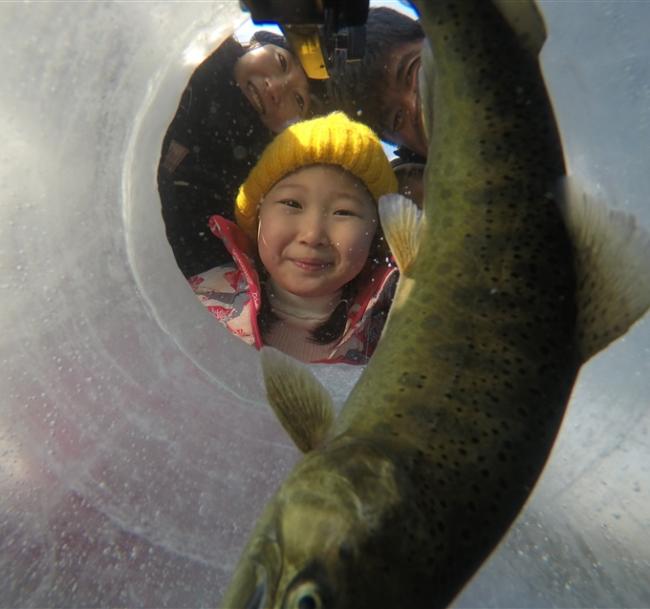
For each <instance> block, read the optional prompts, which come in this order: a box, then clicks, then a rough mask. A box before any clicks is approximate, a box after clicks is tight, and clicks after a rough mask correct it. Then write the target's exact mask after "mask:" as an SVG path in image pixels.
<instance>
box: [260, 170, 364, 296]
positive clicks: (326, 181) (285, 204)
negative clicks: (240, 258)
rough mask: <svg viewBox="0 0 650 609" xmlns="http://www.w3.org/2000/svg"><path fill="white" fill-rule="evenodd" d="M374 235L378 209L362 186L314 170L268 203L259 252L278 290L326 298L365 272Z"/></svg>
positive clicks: (294, 177) (287, 183) (281, 187)
mask: <svg viewBox="0 0 650 609" xmlns="http://www.w3.org/2000/svg"><path fill="white" fill-rule="evenodd" d="M376 231H377V206H376V204H375V203H374V201H373V199H372V197H371V196H370V194H369V193H368V191H367V190H366V189H365V187H364V186H363V185H362V184H361V182H359V181H358V180H357V179H356V178H354V177H353V176H352V175H350V174H349V173H347V172H346V171H343V170H342V169H340V168H338V167H332V166H328V165H313V166H311V167H306V168H304V169H299V170H298V171H296V172H294V173H292V174H290V175H288V176H286V177H285V178H283V179H282V180H280V181H279V182H278V183H277V184H276V185H275V186H274V187H273V188H272V189H271V190H270V191H269V192H268V193H267V195H266V196H265V197H264V199H263V201H262V203H261V206H260V213H259V225H258V233H257V247H258V251H259V255H260V259H261V261H262V264H263V265H264V267H265V268H266V270H267V271H268V273H269V275H270V276H271V278H272V279H273V281H274V282H275V283H276V284H277V285H278V286H279V287H280V288H283V289H285V290H287V291H288V292H291V293H292V294H295V295H297V296H303V297H317V296H327V295H330V294H334V293H336V292H337V291H338V290H339V289H341V288H342V287H343V286H344V285H345V284H346V283H348V282H349V281H350V280H352V279H354V278H355V277H356V276H357V275H358V274H359V273H360V272H361V269H362V268H363V267H364V265H365V263H366V260H367V259H368V254H369V252H370V246H371V244H372V241H373V238H374V236H375V232H376Z"/></svg>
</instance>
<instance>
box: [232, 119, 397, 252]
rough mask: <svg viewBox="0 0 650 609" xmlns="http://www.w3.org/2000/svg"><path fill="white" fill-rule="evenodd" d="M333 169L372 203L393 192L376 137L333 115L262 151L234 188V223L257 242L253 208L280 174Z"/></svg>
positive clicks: (290, 131)
mask: <svg viewBox="0 0 650 609" xmlns="http://www.w3.org/2000/svg"><path fill="white" fill-rule="evenodd" d="M320 164H323V165H338V166H340V167H343V168H344V169H346V170H347V171H349V172H350V173H351V174H352V175H354V176H355V177H357V178H358V179H359V180H361V181H362V182H363V183H364V184H365V185H366V188H368V190H369V191H370V194H372V196H373V197H374V198H375V201H376V200H377V199H378V198H379V197H380V196H381V195H384V194H387V193H390V192H396V191H397V178H396V177H395V173H394V172H393V168H392V167H391V166H390V163H389V162H388V159H387V158H386V154H385V153H384V150H383V148H382V146H381V142H380V141H379V138H378V137H377V136H376V135H375V133H374V132H373V131H372V129H370V128H369V127H366V126H365V125H362V124H361V123H357V122H355V121H352V120H350V119H349V118H348V117H347V116H346V115H345V114H343V113H342V112H333V113H332V114H329V115H327V116H320V117H318V118H313V119H311V120H307V121H302V122H299V123H295V124H293V125H291V126H290V127H287V128H286V129H285V130H284V131H282V132H281V133H280V134H279V135H277V136H276V137H275V139H274V140H273V141H272V142H271V143H270V144H269V145H268V146H267V147H266V149H265V150H264V152H263V153H262V156H261V157H260V160H259V161H258V162H257V165H255V167H253V169H252V170H251V172H250V173H249V174H248V177H247V178H246V181H245V182H244V183H243V184H242V185H241V187H240V188H239V194H238V195H237V200H236V202H235V219H236V220H237V224H238V225H239V226H240V228H242V229H243V230H244V232H245V233H246V234H247V235H248V236H249V237H250V238H251V239H253V241H256V240H257V216H258V206H259V203H260V201H261V200H262V198H263V197H264V195H265V194H266V193H267V192H268V191H269V190H271V188H273V186H274V185H275V184H276V182H278V181H279V180H281V179H282V178H283V177H284V176H286V175H288V174H290V173H292V172H293V171H296V170H297V169H300V168H302V167H308V166H310V165H320Z"/></svg>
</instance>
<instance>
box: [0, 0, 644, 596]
mask: <svg viewBox="0 0 650 609" xmlns="http://www.w3.org/2000/svg"><path fill="white" fill-rule="evenodd" d="M542 9H543V12H544V14H545V16H546V18H547V22H548V26H549V31H550V37H549V42H548V44H547V46H546V48H545V50H544V53H543V59H544V67H545V72H546V74H547V78H548V82H549V87H550V89H551V92H552V95H553V99H554V103H555V105H556V108H557V111H558V115H559V121H560V126H561V130H562V134H563V138H564V141H565V144H566V150H567V156H568V160H569V164H570V166H571V168H572V170H573V171H574V172H575V173H578V174H579V175H581V176H583V177H584V179H585V181H586V183H587V184H588V186H589V187H590V188H591V189H595V190H599V191H600V192H602V193H604V195H605V196H606V198H607V199H608V200H609V201H610V204H611V205H612V206H613V207H617V208H621V209H625V210H627V211H629V212H633V213H635V214H636V216H637V218H638V219H639V221H640V223H641V224H642V225H644V226H645V227H646V228H647V227H650V207H649V206H648V203H647V197H648V193H649V192H650V175H649V172H648V168H649V166H650V162H649V158H650V149H649V148H648V142H649V141H650V43H649V42H648V40H649V39H648V36H647V26H648V23H650V4H648V3H643V2H616V1H615V2H592V3H584V2H570V1H567V2H544V3H542ZM241 21H242V15H241V13H239V10H238V3H236V2H215V3H204V2H180V3H166V2H146V3H145V2H129V3H78V2H59V3H4V4H2V7H0V28H1V30H2V41H3V43H2V46H1V47H0V64H1V65H2V79H1V81H0V110H1V115H2V117H3V120H2V122H1V123H0V130H1V133H2V139H1V140H0V142H1V143H0V192H1V201H2V204H1V205H0V260H1V273H0V294H1V299H2V300H1V309H0V311H1V312H2V313H1V316H0V323H1V326H0V366H1V370H2V374H1V375H0V382H1V383H2V385H1V388H0V389H1V392H2V393H1V395H2V397H3V399H2V402H1V404H0V573H1V574H2V576H1V577H0V604H1V605H2V606H6V607H17V606H22V607H28V606H34V607H35V606H39V607H45V606H51V607H53V606H59V607H88V606H129V607H154V606H156V607H164V606H167V607H198V606H210V605H212V606H214V605H216V604H217V602H218V599H219V598H220V596H221V593H222V591H223V587H224V585H225V583H226V582H227V580H228V577H229V575H230V573H231V571H232V568H233V564H234V561H235V560H236V559H237V557H238V554H239V551H240V549H241V547H242V545H243V543H244V541H245V539H246V537H247V534H248V531H249V530H250V528H251V526H252V524H253V522H254V521H255V518H256V517H257V515H258V514H259V512H260V510H261V509H262V507H263V505H264V503H265V501H266V499H267V498H268V497H269V495H270V494H271V493H272V492H273V490H274V489H275V488H276V486H277V485H278V484H279V483H280V481H281V480H282V479H283V478H284V476H285V475H286V473H287V472H288V470H289V469H290V467H291V465H292V464H293V463H294V462H295V461H296V459H297V458H298V457H299V455H298V453H297V451H296V450H295V449H294V448H293V447H292V446H291V445H290V444H289V442H288V441H287V439H286V438H285V435H284V433H283V431H282V429H281V428H280V427H279V425H278V424H277V422H276V421H275V420H274V418H273V417H272V416H271V414H270V412H269V410H268V408H267V407H266V406H265V403H264V399H263V392H262V388H261V379H260V371H259V363H258V359H257V355H256V353H255V352H254V351H253V350H251V349H249V348H248V347H246V346H245V345H244V344H243V343H241V342H239V341H237V340H236V339H233V338H232V337H230V336H229V335H227V333H226V332H225V331H222V329H221V328H220V327H219V326H218V325H217V324H214V323H213V322H212V319H211V318H209V316H208V315H207V313H206V312H205V311H204V310H203V308H202V307H201V306H200V305H199V304H198V303H197V302H196V300H195V298H194V296H193V294H192V292H191V290H190V289H189V287H188V286H187V285H186V283H185V281H184V280H183V278H182V276H181V274H180V272H178V271H177V269H176V267H175V264H174V259H173V256H172V253H171V251H170V248H169V246H168V245H167V243H166V241H165V239H164V229H163V223H162V219H161V216H160V212H159V201H158V198H157V193H156V189H155V184H156V180H155V175H156V165H157V160H158V154H157V153H158V150H159V148H160V145H161V142H162V137H163V134H164V131H165V128H166V125H167V124H168V123H169V121H170V119H171V117H172V116H173V114H174V111H175V108H176V105H177V103H178V99H179V97H180V94H181V91H182V89H183V86H184V84H185V82H186V81H187V79H188V78H189V75H190V73H191V70H192V65H191V62H192V61H197V60H198V58H199V57H200V55H201V52H202V51H205V50H206V48H208V47H210V46H212V47H214V46H215V45H216V44H217V42H218V41H219V40H220V39H222V38H223V37H225V36H226V35H227V34H228V33H230V31H232V30H233V29H234V28H235V27H237V26H238V25H239V24H240V22H241ZM649 351H650V326H649V324H648V321H647V320H646V321H644V322H642V323H640V324H639V325H637V326H636V327H635V328H634V329H633V331H632V332H631V333H630V334H629V335H628V336H626V337H625V338H624V339H623V340H621V341H619V342H618V343H616V344H614V345H613V346H612V347H610V348H609V349H608V350H607V351H606V352H605V353H603V354H601V355H599V356H598V357H597V358H595V359H594V360H593V361H592V362H590V363H589V364H588V365H587V366H586V367H585V368H584V369H583V371H582V373H581V375H580V378H579V382H578V384H577V386H576V388H575V391H574V395H573V399H572V404H571V407H570V411H569V414H568V416H567V419H566V421H565V424H564V427H563V429H562V432H561V434H560V439H559V441H558V443H557V445H556V448H555V450H554V453H553V456H552V458H551V461H550V463H549V466H548V467H547V470H546V471H545V473H544V476H543V478H542V480H541V483H540V484H539V486H538V487H537V489H536V490H535V493H534V495H533V497H532V499H531V501H530V502H529V504H528V506H527V508H526V510H525V511H524V513H523V514H522V515H521V517H520V519H519V520H518V522H517V524H516V525H515V526H514V527H513V530H512V531H511V533H510V534H509V536H508V537H507V538H506V540H505V541H504V542H503V544H502V545H501V546H500V548H499V549H498V550H497V551H496V552H495V554H494V556H493V557H492V558H491V560H490V561H489V562H488V563H487V564H486V565H485V566H484V568H483V569H482V570H481V572H480V573H479V574H478V575H477V577H476V578H475V579H474V581H473V582H471V583H470V585H469V586H468V587H467V589H466V590H465V592H464V593H463V594H462V595H461V597H460V598H459V599H458V600H457V601H456V605H457V606H459V607H469V606H490V607H500V606H517V607H523V606H528V607H533V606H534V607H551V606H565V607H569V606H571V607H594V606H617V607H622V606H629V607H633V606H648V605H650V592H648V586H647V574H648V572H650V475H649V469H650V440H649V437H648V427H649V425H650V412H649V408H648V406H649V398H648V396H649V395H650V352H649ZM358 372H359V370H358V369H349V368H347V367H339V368H336V369H335V368H331V367H329V368H322V369H320V371H319V374H320V375H321V376H322V377H323V378H324V380H325V382H326V383H327V384H328V385H329V386H330V387H332V388H333V389H334V390H336V391H337V396H336V397H337V401H338V402H341V401H342V400H343V398H344V396H345V393H346V391H347V389H348V388H349V387H350V386H351V384H352V383H353V382H354V380H355V378H356V375H357V374H358Z"/></svg>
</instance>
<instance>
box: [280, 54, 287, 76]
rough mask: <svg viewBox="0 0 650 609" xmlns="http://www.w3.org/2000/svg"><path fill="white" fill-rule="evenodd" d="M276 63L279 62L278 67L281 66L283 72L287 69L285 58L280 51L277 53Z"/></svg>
mask: <svg viewBox="0 0 650 609" xmlns="http://www.w3.org/2000/svg"><path fill="white" fill-rule="evenodd" d="M278 63H279V64H280V68H282V71H283V72H286V71H287V70H288V69H289V63H288V62H287V58H286V57H285V56H284V55H283V54H282V53H278Z"/></svg>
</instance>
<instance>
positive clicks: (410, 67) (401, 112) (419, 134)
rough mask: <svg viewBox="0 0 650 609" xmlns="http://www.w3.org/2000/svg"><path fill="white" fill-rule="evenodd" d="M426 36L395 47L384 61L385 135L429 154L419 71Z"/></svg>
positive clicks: (383, 135) (383, 130)
mask: <svg viewBox="0 0 650 609" xmlns="http://www.w3.org/2000/svg"><path fill="white" fill-rule="evenodd" d="M423 41H424V39H421V40H416V41H413V42H406V43H404V44H401V45H399V46H397V47H395V48H394V49H393V50H392V51H391V52H390V53H389V55H388V57H387V59H386V62H385V64H384V67H383V70H384V81H385V83H386V89H385V92H384V93H383V94H382V104H381V105H382V108H383V111H382V117H383V118H382V123H383V125H382V126H383V128H382V133H381V135H382V137H383V138H384V139H386V140H388V141H389V142H393V143H395V144H399V145H403V146H406V147H407V148H408V149H409V150H412V151H413V152H416V153H418V154H420V155H422V156H423V157H426V156H427V150H428V145H427V139H426V136H425V133H424V126H423V124H422V113H421V111H420V95H419V92H418V74H419V72H420V53H421V51H422V44H423Z"/></svg>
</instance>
